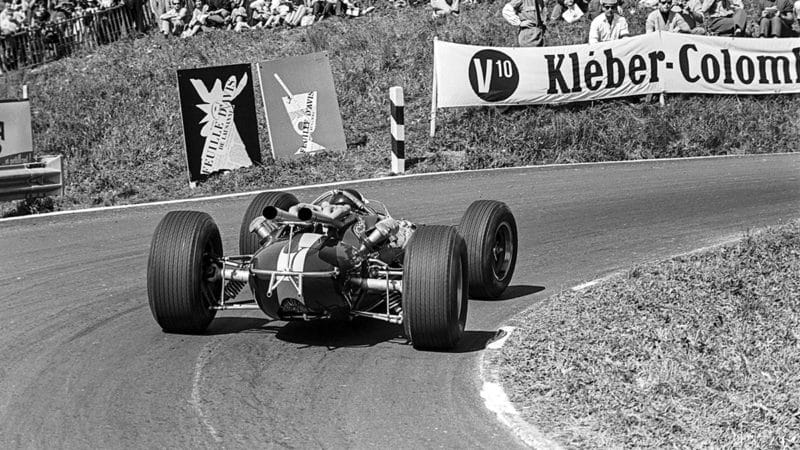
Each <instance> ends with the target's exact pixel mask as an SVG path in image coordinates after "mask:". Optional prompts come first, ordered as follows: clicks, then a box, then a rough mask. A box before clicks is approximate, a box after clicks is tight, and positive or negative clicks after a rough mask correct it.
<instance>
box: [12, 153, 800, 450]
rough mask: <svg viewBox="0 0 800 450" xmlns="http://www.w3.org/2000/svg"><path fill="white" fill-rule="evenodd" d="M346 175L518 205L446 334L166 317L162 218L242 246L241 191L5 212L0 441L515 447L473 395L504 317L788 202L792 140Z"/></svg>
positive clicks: (798, 210) (428, 195) (371, 189)
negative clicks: (504, 239)
mask: <svg viewBox="0 0 800 450" xmlns="http://www.w3.org/2000/svg"><path fill="white" fill-rule="evenodd" d="M356 187H357V188H359V189H360V190H362V192H364V194H365V195H366V196H367V197H370V198H376V199H383V200H385V201H386V202H387V203H388V205H389V206H390V209H391V210H392V212H393V214H394V215H395V216H399V217H405V218H409V219H412V220H415V221H417V222H422V223H439V224H456V223H457V222H458V220H459V218H460V215H461V213H462V212H463V211H464V210H465V209H466V207H467V206H468V205H469V203H470V202H471V201H473V200H475V199H479V198H492V199H499V200H503V201H505V202H507V203H508V204H509V205H510V206H511V208H512V210H513V211H514V213H515V214H516V217H517V221H518V224H519V231H520V242H519V243H520V249H521V252H520V257H519V261H518V266H517V272H516V274H515V276H514V279H513V281H512V286H511V287H510V288H509V290H508V291H507V294H506V296H505V297H504V299H502V300H499V301H491V302H487V301H474V300H473V301H471V302H470V305H469V307H470V311H469V319H468V323H467V336H466V338H465V339H464V340H463V341H462V342H461V344H460V345H459V347H458V348H457V349H456V351H453V352H449V353H437V352H422V351H416V350H414V349H413V348H412V347H411V346H410V345H408V344H407V342H406V341H405V339H404V338H403V337H402V333H401V329H400V327H398V326H394V325H388V324H384V323H381V322H375V321H369V320H357V321H355V322H353V323H350V324H316V325H315V324H285V323H282V322H269V321H267V320H266V319H265V318H264V316H262V315H260V313H258V312H249V313H242V312H226V313H224V314H221V315H218V316H217V317H218V318H217V319H216V320H215V321H214V322H213V323H212V326H211V328H210V330H209V332H208V333H207V334H206V335H202V336H181V335H170V334H165V333H162V332H161V330H160V329H159V328H158V327H157V325H156V323H155V322H154V320H153V319H152V317H151V315H150V311H149V309H148V307H147V296H146V280H145V266H146V259H147V252H148V248H149V242H150V238H151V234H152V231H153V229H154V228H155V225H156V223H157V222H158V221H159V220H160V218H161V217H162V216H163V215H164V214H165V213H166V212H167V211H168V210H174V209H197V210H203V211H207V212H209V213H210V214H211V215H212V216H213V217H214V218H215V219H216V221H217V223H218V224H219V226H220V229H221V231H222V233H223V242H224V246H225V248H226V250H227V251H229V252H235V251H236V242H237V236H236V233H237V232H238V228H239V221H240V220H241V216H242V214H243V213H244V210H245V208H246V206H247V204H248V203H249V201H250V199H251V197H249V196H246V197H241V198H234V199H230V198H228V199H217V200H208V201H202V202H195V203H191V204H184V205H176V204H170V205H161V206H144V207H138V208H131V209H120V210H110V211H93V212H86V213H80V214H69V215H56V216H46V217H32V218H28V219H23V220H15V221H5V222H2V221H0V254H2V261H0V304H2V308H3V318H2V326H0V448H17V447H25V448H29V447H33V448H87V447H91V448H163V447H180V448H188V447H219V448H273V447H293V448H378V447H381V448H437V447H444V448H514V447H520V446H521V445H522V444H521V442H520V441H519V440H518V439H517V438H516V437H515V436H514V435H513V434H512V433H510V432H509V431H508V430H507V429H506V428H504V426H502V425H500V424H499V423H498V422H497V421H496V420H495V417H494V416H493V415H492V414H491V413H490V412H489V411H488V410H487V409H486V408H485V407H484V405H483V402H482V400H481V398H480V396H479V391H480V387H481V380H480V379H479V376H478V372H477V362H478V359H479V358H478V357H479V355H480V352H481V351H482V349H483V348H484V346H485V345H486V343H487V342H488V341H489V340H490V339H492V337H493V336H494V335H495V332H496V330H497V328H498V327H499V326H500V325H502V324H503V323H504V322H505V321H506V320H507V319H509V318H510V317H511V316H513V315H514V314H515V313H517V312H519V311H521V310H523V309H525V308H528V307H531V306H534V307H535V305H536V304H537V303H539V302H540V300H541V299H543V298H544V297H545V296H548V295H551V294H554V293H556V292H558V291H559V290H561V289H566V288H569V287H570V286H574V285H576V284H579V283H582V282H585V281H587V280H591V279H594V278H597V277H600V276H604V275H606V274H609V273H612V272H615V271H618V270H622V269H624V268H626V267H629V266H631V265H633V264H635V263H640V262H643V261H649V260H654V259H660V258H664V257H667V256H670V255H674V254H678V253H682V252H686V251H690V250H693V249H696V248H698V247H703V246H707V245H713V244H715V243H718V242H721V241H724V240H726V239H729V238H731V237H734V236H737V235H741V234H742V233H743V232H745V231H747V230H749V229H753V228H757V227H761V226H766V225H772V224H777V223H780V222H781V221H787V220H790V219H793V218H798V217H800V154H789V155H773V156H754V157H734V158H714V159H693V160H684V161H680V160H678V161H646V162H639V163H631V164H599V165H578V166H561V167H549V168H522V169H510V170H502V171H481V172H467V173H457V174H448V175H435V176H428V177H415V178H396V179H391V178H390V179H385V180H381V181H375V182H370V183H366V184H362V185H358V186H356ZM322 190H323V189H322V188H314V189H311V190H310V191H309V190H306V191H302V190H301V191H298V192H297V194H298V196H299V197H301V198H302V199H308V200H310V199H311V197H312V196H313V195H316V194H317V193H318V192H320V191H322Z"/></svg>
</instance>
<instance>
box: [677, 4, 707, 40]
mask: <svg viewBox="0 0 800 450" xmlns="http://www.w3.org/2000/svg"><path fill="white" fill-rule="evenodd" d="M673 3H674V6H673V7H672V10H673V11H676V12H678V14H680V15H681V17H683V20H685V21H686V23H687V24H688V25H689V28H691V30H692V34H706V29H705V28H703V27H702V26H701V24H702V23H703V12H702V7H703V3H702V0H689V1H688V2H687V1H686V0H675V1H674V2H673Z"/></svg>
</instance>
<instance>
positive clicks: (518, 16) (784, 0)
mask: <svg viewBox="0 0 800 450" xmlns="http://www.w3.org/2000/svg"><path fill="white" fill-rule="evenodd" d="M442 1H445V0H431V5H432V6H433V7H434V11H437V7H436V6H435V3H436V2H442ZM453 1H458V0H453ZM625 1H629V0H589V1H588V2H587V1H585V0H557V2H556V4H555V5H553V7H552V9H551V12H550V14H549V15H547V14H546V12H545V4H544V0H510V1H509V2H508V3H506V4H505V6H504V7H503V9H502V14H503V18H504V19H505V20H506V21H507V22H508V23H509V24H510V25H512V26H514V27H517V29H518V33H517V40H518V42H519V45H520V46H543V45H544V41H545V38H544V36H545V30H546V29H547V26H548V25H552V24H553V23H554V22H558V21H561V20H563V21H565V22H568V23H573V22H579V21H586V22H588V23H589V27H588V32H587V34H586V36H587V41H588V42H589V43H597V42H605V41H611V40H615V39H620V38H624V37H627V36H629V35H630V31H629V29H628V19H626V17H625V16H626V6H627V5H625V4H624V3H623V2H625ZM629 8H631V11H635V10H636V9H637V8H640V9H641V8H644V9H646V10H650V12H649V14H648V15H647V18H646V21H645V32H646V33H653V32H660V31H664V32H674V33H691V34H704V35H712V36H734V37H736V36H746V37H760V38H781V37H794V36H797V35H798V33H797V31H795V26H797V28H800V23H798V22H797V21H798V17H800V0H797V1H796V2H795V3H793V0H758V4H757V8H758V9H757V10H758V11H759V17H756V18H750V17H748V15H747V11H746V10H745V8H744V5H743V3H742V0H639V1H638V3H636V4H632V5H630V6H629ZM434 14H436V13H434Z"/></svg>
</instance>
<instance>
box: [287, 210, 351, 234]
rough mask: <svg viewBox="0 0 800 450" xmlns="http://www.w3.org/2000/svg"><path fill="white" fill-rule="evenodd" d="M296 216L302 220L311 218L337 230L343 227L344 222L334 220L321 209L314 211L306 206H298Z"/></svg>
mask: <svg viewBox="0 0 800 450" xmlns="http://www.w3.org/2000/svg"><path fill="white" fill-rule="evenodd" d="M297 217H298V218H300V220H303V221H308V220H313V221H314V222H319V223H322V224H325V225H328V226H331V227H333V228H336V229H337V230H338V229H341V228H343V227H344V224H343V223H342V222H341V221H340V220H336V219H334V218H333V217H331V216H329V215H327V214H325V213H323V212H322V211H316V210H313V209H311V208H308V207H302V208H298V209H297Z"/></svg>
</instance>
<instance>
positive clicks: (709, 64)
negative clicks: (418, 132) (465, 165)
mask: <svg viewBox="0 0 800 450" xmlns="http://www.w3.org/2000/svg"><path fill="white" fill-rule="evenodd" d="M434 77H435V79H434V82H435V84H436V86H435V87H436V96H435V98H434V102H435V106H436V107H439V108H446V107H455V106H478V105H488V104H497V105H501V104H546V103H567V102H576V101H587V100H600V99H606V98H613V97H625V96H630V95H644V94H656V93H662V92H666V93H702V94H778V93H780V94H786V93H798V92H800V41H799V40H798V39H743V38H724V37H715V36H696V35H683V34H677V33H650V34H645V35H640V36H634V37H631V38H627V39H621V40H616V41H612V42H602V43H598V44H583V45H570V46H558V47H526V48H507V47H480V46H472V45H463V44H453V43H449V42H442V41H434Z"/></svg>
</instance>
